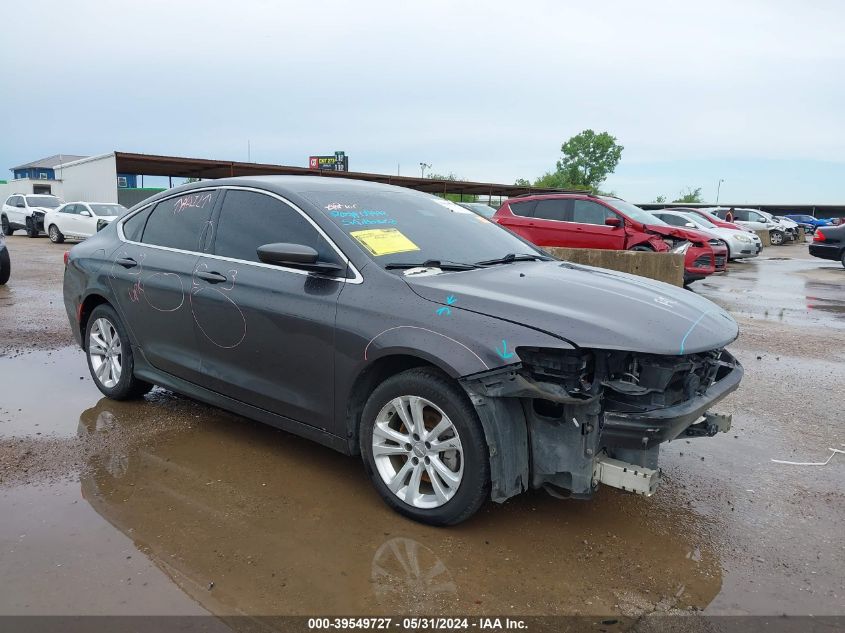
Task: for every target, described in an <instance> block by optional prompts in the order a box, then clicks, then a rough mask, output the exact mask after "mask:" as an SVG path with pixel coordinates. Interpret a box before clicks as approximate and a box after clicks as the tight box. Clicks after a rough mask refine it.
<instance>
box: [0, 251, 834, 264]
mask: <svg viewBox="0 0 845 633" xmlns="http://www.w3.org/2000/svg"><path fill="white" fill-rule="evenodd" d="M6 257H8V255H6ZM839 261H840V262H842V268H845V249H842V252H841V253H840V254H839Z"/></svg>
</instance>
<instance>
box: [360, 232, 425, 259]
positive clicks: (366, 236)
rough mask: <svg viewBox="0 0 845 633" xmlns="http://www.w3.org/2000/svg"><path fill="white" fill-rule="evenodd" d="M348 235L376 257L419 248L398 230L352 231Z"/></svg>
mask: <svg viewBox="0 0 845 633" xmlns="http://www.w3.org/2000/svg"><path fill="white" fill-rule="evenodd" d="M349 235H351V236H352V237H354V238H355V239H356V240H358V241H359V242H361V244H363V246H364V248H366V249H367V250H368V251H370V252H371V253H372V254H373V255H375V256H376V257H378V256H379V255H392V254H393V253H407V252H410V251H418V250H420V247H419V246H417V245H416V244H414V243H413V242H412V241H411V240H409V239H408V238H407V237H405V235H404V234H403V233H402V232H401V231H400V230H399V229H369V230H367V231H352V232H350V233H349Z"/></svg>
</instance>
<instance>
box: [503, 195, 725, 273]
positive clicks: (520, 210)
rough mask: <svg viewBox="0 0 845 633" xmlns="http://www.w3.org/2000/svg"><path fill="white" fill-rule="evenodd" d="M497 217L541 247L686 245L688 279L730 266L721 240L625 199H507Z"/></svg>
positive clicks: (662, 248) (660, 248) (655, 247)
mask: <svg viewBox="0 0 845 633" xmlns="http://www.w3.org/2000/svg"><path fill="white" fill-rule="evenodd" d="M493 221H495V222H498V223H499V224H501V225H502V226H504V227H507V228H508V229H510V230H511V231H513V232H514V233H517V234H518V235H520V236H522V237H524V238H525V239H527V240H528V241H529V242H533V243H534V244H536V245H537V246H563V247H568V248H599V249H608V250H634V251H654V252H658V253H659V252H666V251H669V250H672V249H675V248H683V249H685V253H684V283H691V282H693V281H696V280H698V279H704V277H706V276H707V275H711V274H713V273H714V272H721V271H723V270H725V268H726V266H727V261H728V251H727V248H726V247H725V245H724V243H723V242H722V241H721V240H717V239H713V238H711V237H710V236H708V235H705V234H704V233H701V232H699V231H694V230H692V229H686V228H681V227H676V226H670V225H668V224H666V223H665V222H663V221H662V220H659V219H658V218H656V217H654V216H653V215H651V214H650V213H648V212H647V211H643V210H642V209H640V208H639V207H637V206H634V205H633V204H631V203H629V202H625V201H624V200H620V199H619V198H614V197H611V196H596V195H592V194H587V193H583V194H581V193H552V194H537V195H527V196H519V197H517V198H510V199H508V200H505V202H504V204H502V206H501V208H500V209H499V210H498V211H497V212H496V214H495V215H494V216H493Z"/></svg>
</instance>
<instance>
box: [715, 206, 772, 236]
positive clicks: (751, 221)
mask: <svg viewBox="0 0 845 633" xmlns="http://www.w3.org/2000/svg"><path fill="white" fill-rule="evenodd" d="M707 210H708V211H710V212H712V213H713V214H715V215H717V216H718V217H720V218H721V219H723V220H724V219H725V216H726V215H727V212H728V211H731V210H730V209H728V208H727V207H716V208H713V209H707ZM731 212H732V213H733V216H734V219H733V223H734V224H738V225H739V226H741V227H744V228H746V229H750V230H752V231H768V232H769V239H770V240H771V242H772V244H774V245H775V246H778V245H780V244H783V243H784V242H785V241H786V240H787V239H788V238H787V231H786V228H785V227H782V226H780V225H779V224H778V223H777V222H775V221H773V220H772V219H771V217H769V216H767V215H765V214H763V212H761V211H758V210H757V209H736V208H735V209H733V210H732V211H731Z"/></svg>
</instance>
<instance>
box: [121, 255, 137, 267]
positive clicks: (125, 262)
mask: <svg viewBox="0 0 845 633" xmlns="http://www.w3.org/2000/svg"><path fill="white" fill-rule="evenodd" d="M117 263H118V264H120V265H121V266H123V267H124V268H135V266H137V265H138V262H136V261H135V260H134V259H132V258H131V257H121V258H120V259H118V260H117Z"/></svg>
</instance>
